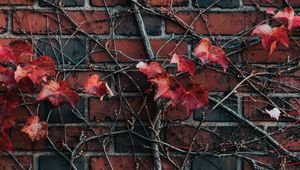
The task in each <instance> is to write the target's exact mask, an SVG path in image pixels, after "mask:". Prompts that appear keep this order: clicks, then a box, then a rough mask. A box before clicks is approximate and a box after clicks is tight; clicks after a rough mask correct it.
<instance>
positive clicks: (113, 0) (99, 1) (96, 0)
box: [90, 0, 130, 7]
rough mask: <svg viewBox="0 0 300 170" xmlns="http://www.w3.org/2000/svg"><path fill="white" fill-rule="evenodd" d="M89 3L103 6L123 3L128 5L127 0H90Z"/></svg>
mask: <svg viewBox="0 0 300 170" xmlns="http://www.w3.org/2000/svg"><path fill="white" fill-rule="evenodd" d="M90 1H91V2H90V3H91V5H93V6H99V7H105V6H106V5H107V6H117V5H122V6H123V5H124V6H128V5H129V4H130V1H129V0H109V1H102V0H90ZM104 2H106V3H104Z"/></svg>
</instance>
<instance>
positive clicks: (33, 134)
mask: <svg viewBox="0 0 300 170" xmlns="http://www.w3.org/2000/svg"><path fill="white" fill-rule="evenodd" d="M21 131H22V132H24V133H27V134H28V136H29V138H30V139H31V140H32V141H35V140H41V139H46V138H47V136H48V123H47V122H44V121H40V118H39V117H38V116H35V115H34V116H31V117H29V118H28V119H27V122H26V124H25V125H24V127H23V128H22V130H21Z"/></svg>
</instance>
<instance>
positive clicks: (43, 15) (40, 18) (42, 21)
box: [13, 10, 58, 34]
mask: <svg viewBox="0 0 300 170" xmlns="http://www.w3.org/2000/svg"><path fill="white" fill-rule="evenodd" d="M55 20H56V16H55V14H54V13H51V12H47V11H29V10H22V11H14V12H13V32H14V33H17V34H22V33H34V34H47V33H54V32H56V31H57V30H58V27H57V22H56V21H55Z"/></svg>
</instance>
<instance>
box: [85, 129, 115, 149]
mask: <svg viewBox="0 0 300 170" xmlns="http://www.w3.org/2000/svg"><path fill="white" fill-rule="evenodd" d="M94 130H95V132H96V134H95V133H94V132H93V131H92V130H89V131H88V132H87V133H86V136H87V138H88V137H91V136H95V135H102V134H104V133H109V130H110V128H109V127H94ZM107 138H110V137H109V136H104V137H101V138H98V139H99V140H100V141H101V142H102V144H106V145H105V146H104V147H105V150H106V151H108V150H109V147H110V142H108V143H106V142H107V141H110V140H107ZM99 140H92V141H89V142H87V143H86V146H87V150H88V151H98V152H99V151H103V147H102V146H101V144H100V143H99Z"/></svg>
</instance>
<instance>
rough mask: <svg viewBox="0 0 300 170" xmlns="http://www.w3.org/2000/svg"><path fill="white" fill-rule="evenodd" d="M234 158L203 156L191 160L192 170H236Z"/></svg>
mask: <svg viewBox="0 0 300 170" xmlns="http://www.w3.org/2000/svg"><path fill="white" fill-rule="evenodd" d="M236 168H237V160H236V157H220V158H218V157H213V156H203V157H200V158H197V159H195V160H193V162H192V170H220V169H232V170H233V169H236Z"/></svg>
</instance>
